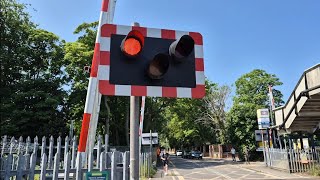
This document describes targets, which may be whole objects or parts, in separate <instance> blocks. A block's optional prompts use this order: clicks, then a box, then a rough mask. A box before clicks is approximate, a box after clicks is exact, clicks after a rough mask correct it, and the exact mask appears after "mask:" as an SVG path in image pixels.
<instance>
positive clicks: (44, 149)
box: [41, 136, 46, 157]
mask: <svg viewBox="0 0 320 180" xmlns="http://www.w3.org/2000/svg"><path fill="white" fill-rule="evenodd" d="M44 153H46V137H45V136H43V137H42V140H41V157H42V155H43V154H44Z"/></svg>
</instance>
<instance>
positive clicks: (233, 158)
mask: <svg viewBox="0 0 320 180" xmlns="http://www.w3.org/2000/svg"><path fill="white" fill-rule="evenodd" d="M231 155H232V162H236V150H235V149H234V148H233V147H231Z"/></svg>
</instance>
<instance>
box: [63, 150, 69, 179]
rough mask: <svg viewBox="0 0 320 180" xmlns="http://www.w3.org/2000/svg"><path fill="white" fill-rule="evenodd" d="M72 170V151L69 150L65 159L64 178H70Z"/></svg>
mask: <svg viewBox="0 0 320 180" xmlns="http://www.w3.org/2000/svg"><path fill="white" fill-rule="evenodd" d="M69 172H70V153H69V152H67V154H66V156H65V160H64V180H69Z"/></svg>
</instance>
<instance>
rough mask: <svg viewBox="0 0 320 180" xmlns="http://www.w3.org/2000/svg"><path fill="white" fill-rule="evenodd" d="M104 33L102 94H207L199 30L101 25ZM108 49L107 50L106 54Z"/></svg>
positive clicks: (102, 45)
mask: <svg viewBox="0 0 320 180" xmlns="http://www.w3.org/2000/svg"><path fill="white" fill-rule="evenodd" d="M101 35H102V38H101V54H102V56H101V61H102V66H101V64H100V66H101V67H99V72H98V77H100V78H99V80H100V82H99V90H100V92H101V93H102V94H105V95H120V96H121V95H122V96H157V97H190V98H202V97H203V96H204V94H205V88H204V69H203V53H202V36H201V35H200V34H199V33H191V32H190V33H189V32H180V31H173V30H163V29H151V28H143V27H131V26H120V25H110V24H107V27H105V28H104V27H102V28H101ZM103 35H105V37H103ZM105 50H107V53H103V51H105ZM105 54H107V55H105ZM106 66H108V67H106ZM199 66H200V67H199ZM100 70H101V71H100Z"/></svg>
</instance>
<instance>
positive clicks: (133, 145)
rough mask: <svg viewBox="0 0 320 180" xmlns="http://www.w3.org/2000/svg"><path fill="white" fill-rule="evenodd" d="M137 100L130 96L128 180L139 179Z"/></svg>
mask: <svg viewBox="0 0 320 180" xmlns="http://www.w3.org/2000/svg"><path fill="white" fill-rule="evenodd" d="M132 26H140V25H139V23H137V22H134V23H132ZM139 98H140V97H136V96H130V180H138V179H139Z"/></svg>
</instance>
